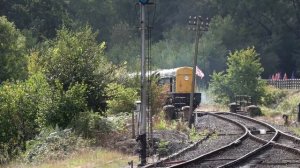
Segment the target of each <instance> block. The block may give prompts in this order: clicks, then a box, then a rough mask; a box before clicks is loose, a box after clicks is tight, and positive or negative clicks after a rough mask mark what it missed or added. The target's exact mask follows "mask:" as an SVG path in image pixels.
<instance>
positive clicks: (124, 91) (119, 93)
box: [105, 83, 137, 114]
mask: <svg viewBox="0 0 300 168" xmlns="http://www.w3.org/2000/svg"><path fill="white" fill-rule="evenodd" d="M105 92H106V94H107V96H108V101H107V106H108V112H109V113H111V114H117V113H121V112H132V111H133V110H134V108H135V104H134V103H135V101H136V100H137V92H136V91H135V89H133V88H129V87H125V86H123V85H121V84H117V83H111V84H109V85H108V87H107V88H106V89H105Z"/></svg>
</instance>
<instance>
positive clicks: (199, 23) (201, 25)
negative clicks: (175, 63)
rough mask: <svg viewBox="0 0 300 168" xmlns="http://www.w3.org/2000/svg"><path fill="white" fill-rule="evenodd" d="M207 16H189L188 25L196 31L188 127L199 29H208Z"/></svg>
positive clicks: (190, 115)
mask: <svg viewBox="0 0 300 168" xmlns="http://www.w3.org/2000/svg"><path fill="white" fill-rule="evenodd" d="M208 21H209V20H208V18H202V17H201V16H194V17H192V16H190V17H189V25H190V26H191V27H192V30H194V31H196V39H195V55H194V65H193V77H192V91H191V94H190V110H189V127H190V128H191V127H192V114H193V111H194V109H193V108H194V107H193V105H194V92H195V83H196V79H195V74H196V66H197V55H198V46H199V38H200V36H201V31H207V30H208Z"/></svg>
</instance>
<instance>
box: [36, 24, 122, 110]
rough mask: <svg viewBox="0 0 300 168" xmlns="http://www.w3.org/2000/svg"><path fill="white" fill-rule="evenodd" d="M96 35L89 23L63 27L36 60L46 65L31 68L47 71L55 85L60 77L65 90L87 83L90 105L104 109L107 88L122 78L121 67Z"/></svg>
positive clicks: (90, 106)
mask: <svg viewBox="0 0 300 168" xmlns="http://www.w3.org/2000/svg"><path fill="white" fill-rule="evenodd" d="M96 36H97V33H94V32H92V29H91V28H90V27H89V26H86V27H84V28H81V29H79V30H77V31H70V30H68V29H66V28H63V29H61V30H59V31H58V34H57V38H55V39H54V40H51V41H49V42H48V43H47V45H45V47H42V48H41V51H40V53H39V54H37V55H39V56H38V57H39V58H38V60H36V61H35V62H36V63H41V64H43V65H42V67H40V68H38V67H39V66H33V65H31V67H36V68H37V69H42V70H43V71H45V73H46V76H47V78H48V79H49V81H50V83H51V84H52V85H53V86H55V81H56V80H58V81H59V82H61V83H62V86H63V90H64V91H67V90H68V89H69V88H70V86H73V85H74V84H76V83H80V84H84V85H87V101H88V107H89V108H91V109H93V110H94V111H101V110H103V109H104V108H105V94H104V88H105V87H106V86H107V84H108V83H111V82H112V81H114V80H115V79H116V78H118V75H117V70H118V67H117V66H114V65H112V64H111V63H110V62H108V61H107V59H106V57H105V55H104V49H105V43H104V42H103V43H100V44H99V43H97V41H96Z"/></svg>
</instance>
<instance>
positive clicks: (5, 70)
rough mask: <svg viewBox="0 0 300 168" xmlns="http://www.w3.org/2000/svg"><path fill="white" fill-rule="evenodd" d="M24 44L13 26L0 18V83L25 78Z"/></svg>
mask: <svg viewBox="0 0 300 168" xmlns="http://www.w3.org/2000/svg"><path fill="white" fill-rule="evenodd" d="M25 42H26V41H25V37H24V36H23V35H22V34H21V32H20V31H19V30H18V29H16V27H15V25H14V24H13V23H11V22H9V21H8V20H7V18H6V17H3V16H2V17H0V83H2V82H3V81H5V80H8V79H15V80H17V79H24V78H26V70H25V69H26V57H25Z"/></svg>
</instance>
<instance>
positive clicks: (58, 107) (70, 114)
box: [44, 81, 87, 128]
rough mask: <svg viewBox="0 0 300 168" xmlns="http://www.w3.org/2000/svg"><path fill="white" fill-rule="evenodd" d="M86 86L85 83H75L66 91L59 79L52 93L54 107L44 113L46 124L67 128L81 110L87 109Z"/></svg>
mask: <svg viewBox="0 0 300 168" xmlns="http://www.w3.org/2000/svg"><path fill="white" fill-rule="evenodd" d="M86 88H87V86H86V85H84V84H78V83H75V84H74V85H71V86H69V88H68V90H67V91H64V90H63V87H62V84H60V83H59V82H58V81H57V82H56V88H55V89H54V91H53V94H52V100H51V101H52V105H51V106H52V108H51V110H49V111H47V112H46V113H45V114H44V118H45V125H47V126H48V125H50V126H52V127H53V128H55V127H56V125H58V126H59V127H60V128H66V127H67V126H69V124H70V123H71V121H72V120H73V118H76V116H77V115H78V114H79V112H82V111H86V110H87V101H86Z"/></svg>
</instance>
